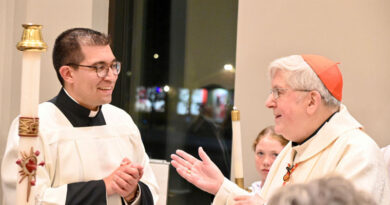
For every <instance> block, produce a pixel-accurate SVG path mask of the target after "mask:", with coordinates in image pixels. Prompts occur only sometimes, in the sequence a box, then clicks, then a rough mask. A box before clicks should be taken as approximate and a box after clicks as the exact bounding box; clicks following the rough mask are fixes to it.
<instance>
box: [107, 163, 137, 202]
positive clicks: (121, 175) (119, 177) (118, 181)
mask: <svg viewBox="0 0 390 205" xmlns="http://www.w3.org/2000/svg"><path fill="white" fill-rule="evenodd" d="M142 175H143V167H142V166H141V165H139V164H136V163H132V162H131V161H130V160H129V159H127V158H124V159H123V160H122V162H121V164H120V166H119V167H118V168H117V169H116V170H115V171H114V172H112V173H111V174H110V175H109V176H108V177H106V178H104V179H103V180H104V183H105V185H106V192H107V195H108V196H110V195H112V194H119V195H120V196H122V197H123V198H124V199H125V200H126V201H131V200H133V199H134V198H135V197H136V193H137V189H138V182H139V180H140V179H141V178H142Z"/></svg>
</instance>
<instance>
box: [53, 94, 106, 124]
mask: <svg viewBox="0 0 390 205" xmlns="http://www.w3.org/2000/svg"><path fill="white" fill-rule="evenodd" d="M49 102H51V103H53V104H54V105H56V106H57V108H58V109H60V110H61V112H62V113H63V114H64V115H65V116H66V118H67V119H68V120H69V121H70V123H71V124H72V125H73V126H74V127H88V126H97V125H105V124H106V121H105V120H104V116H103V113H102V112H101V106H100V107H99V111H98V113H97V114H96V116H95V117H89V115H90V113H91V110H89V109H87V108H85V107H83V106H81V105H80V104H78V103H77V102H75V101H74V100H73V99H71V98H70V96H68V95H67V94H66V93H65V90H64V89H61V91H60V93H58V95H57V96H56V97H54V98H53V99H51V100H49Z"/></svg>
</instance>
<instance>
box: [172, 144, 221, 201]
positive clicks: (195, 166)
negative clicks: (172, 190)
mask: <svg viewBox="0 0 390 205" xmlns="http://www.w3.org/2000/svg"><path fill="white" fill-rule="evenodd" d="M198 153H199V157H200V159H201V160H198V159H197V158H195V157H193V156H192V155H190V154H188V153H186V152H184V151H182V150H177V151H176V154H172V155H171V158H172V161H171V163H172V166H174V167H175V168H176V171H177V172H178V173H179V174H180V176H182V177H183V178H184V179H186V180H187V181H188V182H190V183H191V184H193V185H195V186H197V187H198V188H199V189H202V190H203V191H206V192H208V193H210V194H214V195H215V194H216V193H217V192H218V190H219V188H220V187H221V185H222V183H223V180H224V176H223V174H222V172H221V171H220V170H219V169H218V167H217V166H216V165H215V164H214V163H213V162H212V161H211V159H210V158H209V156H207V154H206V152H205V151H204V150H203V149H202V148H201V147H199V150H198Z"/></svg>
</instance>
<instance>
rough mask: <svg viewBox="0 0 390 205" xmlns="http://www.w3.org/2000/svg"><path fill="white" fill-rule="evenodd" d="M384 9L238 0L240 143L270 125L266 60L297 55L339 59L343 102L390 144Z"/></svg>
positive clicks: (335, 2)
mask: <svg viewBox="0 0 390 205" xmlns="http://www.w3.org/2000/svg"><path fill="white" fill-rule="evenodd" d="M389 8H390V1H387V0H372V1H366V0H355V1H352V0H345V1H339V0H329V1H304V0H290V1H282V0H275V1H265V0H241V1H239V11H238V35H237V56H236V67H237V72H236V84H235V90H236V95H235V102H236V105H237V106H238V108H239V109H240V110H241V118H242V120H241V129H242V136H243V138H244V143H243V147H244V148H249V147H250V146H251V143H252V140H253V139H254V138H255V136H256V135H257V133H258V132H259V131H260V130H261V129H262V128H264V127H265V126H267V125H270V124H273V120H272V112H271V111H270V110H267V109H266V108H265V106H264V101H265V99H266V97H267V95H268V93H269V89H270V83H269V80H268V78H267V75H266V68H267V66H268V64H269V63H270V61H272V60H273V59H275V58H278V57H282V56H286V55H291V54H301V53H312V54H321V55H324V56H327V57H329V58H331V59H333V60H335V61H339V62H341V65H340V67H341V72H342V74H343V76H344V97H343V103H344V104H346V105H347V106H348V109H349V111H350V112H351V113H352V114H353V115H354V116H355V117H356V118H357V119H358V120H359V121H360V122H361V123H362V124H363V125H364V126H365V129H366V132H367V133H368V134H369V135H370V136H372V137H373V138H374V140H375V141H376V142H377V143H378V144H379V145H380V146H384V145H386V144H390V137H389V134H388V126H389V125H390V106H388V102H389V101H390V92H389V91H388V89H390V81H389V80H388V78H389V77H390V66H389V64H388V59H389V54H390V38H389V36H390V20H389V19H390V13H389V12H388V10H389ZM243 150H244V156H245V158H246V159H245V160H244V169H245V173H244V175H245V184H246V185H249V184H250V182H252V181H255V180H258V177H257V173H256V171H255V167H254V158H253V152H252V150H251V149H243ZM362 154H364V153H362Z"/></svg>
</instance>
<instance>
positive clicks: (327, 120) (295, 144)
mask: <svg viewBox="0 0 390 205" xmlns="http://www.w3.org/2000/svg"><path fill="white" fill-rule="evenodd" d="M337 112H338V111H336V112H334V113H333V114H332V115H330V116H329V117H328V119H326V120H325V121H324V123H322V124H321V126H320V127H318V128H317V129H316V131H314V132H313V134H311V135H310V136H309V137H308V138H306V139H305V140H303V142H301V143H297V142H292V143H291V144H292V146H293V147H294V146H298V145H301V144H303V143H305V142H307V141H308V140H309V139H311V138H312V137H313V136H314V135H316V134H317V133H318V131H320V129H321V128H322V127H323V126H324V125H325V123H327V122H329V120H330V119H331V118H332V117H333V116H334V115H335V114H336V113H337Z"/></svg>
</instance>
